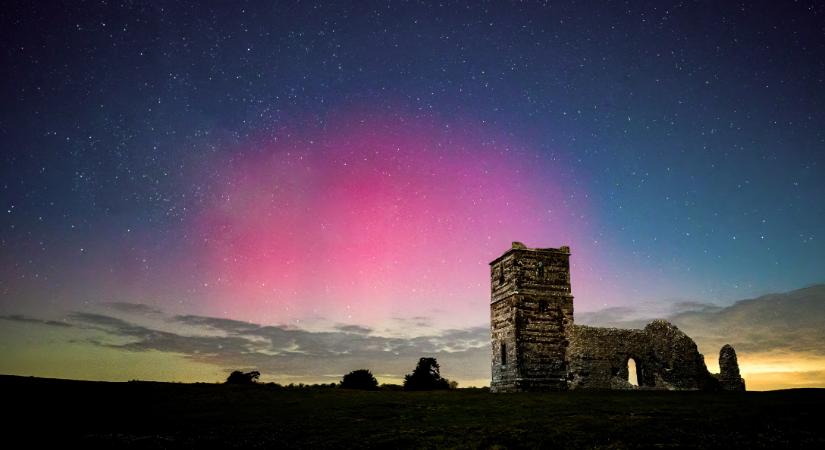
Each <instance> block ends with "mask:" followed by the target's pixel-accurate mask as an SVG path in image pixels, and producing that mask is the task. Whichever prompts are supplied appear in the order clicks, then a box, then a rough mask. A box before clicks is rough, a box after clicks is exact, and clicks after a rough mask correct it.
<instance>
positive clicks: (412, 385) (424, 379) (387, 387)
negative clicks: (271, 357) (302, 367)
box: [225, 358, 489, 391]
mask: <svg viewBox="0 0 825 450" xmlns="http://www.w3.org/2000/svg"><path fill="white" fill-rule="evenodd" d="M260 376H261V373H260V372H258V371H257V370H253V371H250V372H242V371H240V370H236V371H233V372H232V373H231V374H229V377H227V379H226V381H225V384H239V385H250V384H255V385H266V386H271V387H274V388H278V389H333V388H340V389H357V390H367V391H375V390H382V391H432V390H442V389H458V383H457V382H455V381H450V380H448V379H446V378H443V377H441V368H440V366H439V365H438V361H436V359H435V358H421V359H419V360H418V364H416V366H415V369H413V371H412V373H409V374H407V375H405V376H404V384H403V385H402V384H388V383H384V384H378V380H377V379H376V378H375V376H374V375H373V374H372V372H371V371H370V370H369V369H357V370H353V371H352V372H350V373H348V374H346V375H344V377H343V378H342V379H341V381H340V382H338V383H320V384H304V383H298V384H295V383H290V384H287V385H282V384H279V383H275V382H268V383H261V382H259V381H258V379H259V378H260ZM467 389H478V390H489V388H486V387H482V388H475V387H470V388H467Z"/></svg>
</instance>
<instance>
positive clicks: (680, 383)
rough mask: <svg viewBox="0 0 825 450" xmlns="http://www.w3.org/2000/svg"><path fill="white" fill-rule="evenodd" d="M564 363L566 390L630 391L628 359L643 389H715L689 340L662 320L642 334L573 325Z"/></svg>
mask: <svg viewBox="0 0 825 450" xmlns="http://www.w3.org/2000/svg"><path fill="white" fill-rule="evenodd" d="M567 358H568V383H569V387H570V388H571V389H635V388H636V387H635V386H633V385H631V384H630V383H629V382H628V381H627V380H628V373H627V362H628V360H629V359H630V358H633V360H634V361H635V363H636V376H637V380H638V384H639V388H642V389H645V388H647V389H670V390H683V389H709V388H711V387H712V386H713V385H714V384H715V380H713V378H712V377H711V375H710V373H709V372H708V370H707V367H706V366H705V360H704V357H703V356H702V354H701V353H699V351H698V349H697V347H696V343H695V342H693V339H691V338H690V337H688V336H687V335H686V334H684V333H683V332H682V331H680V330H679V329H678V328H676V326H674V325H673V324H671V323H669V322H667V321H664V320H655V321H653V322H651V323H650V324H649V325H647V326H646V327H645V328H644V329H643V330H628V329H619V328H597V327H588V326H581V325H574V326H573V327H571V331H570V346H569V347H568V350H567Z"/></svg>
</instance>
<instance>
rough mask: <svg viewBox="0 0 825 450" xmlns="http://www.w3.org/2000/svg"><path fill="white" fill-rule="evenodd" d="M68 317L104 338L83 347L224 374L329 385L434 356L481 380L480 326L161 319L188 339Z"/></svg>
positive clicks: (485, 334) (446, 370)
mask: <svg viewBox="0 0 825 450" xmlns="http://www.w3.org/2000/svg"><path fill="white" fill-rule="evenodd" d="M69 318H70V319H71V320H72V322H73V323H75V325H76V326H78V327H80V328H86V329H93V330H97V331H100V332H102V333H104V335H103V336H102V337H99V338H94V339H88V340H87V341H86V342H87V343H88V344H92V345H95V346H102V347H106V348H113V349H120V350H123V351H131V352H148V351H158V352H166V353H173V354H178V355H181V356H183V357H184V358H188V359H191V360H193V361H197V362H204V363H209V364H213V365H217V366H219V367H222V368H224V369H230V368H257V369H258V370H261V372H263V373H264V374H270V375H272V376H274V379H275V380H278V379H279V377H287V378H289V379H291V380H305V381H306V382H317V381H324V380H326V381H337V379H338V378H340V376H341V375H343V374H344V373H347V372H349V371H350V370H354V369H359V368H369V369H371V370H373V372H375V373H381V374H386V375H389V377H390V381H398V380H400V379H401V378H402V377H403V375H404V374H405V373H408V372H409V371H411V370H412V368H413V367H414V366H415V363H416V362H417V360H418V358H420V357H422V356H435V357H437V358H438V360H439V362H440V363H441V365H442V373H443V374H444V376H446V377H448V378H449V377H450V376H452V377H453V378H459V379H468V378H469V379H484V378H486V377H487V376H489V373H488V371H489V366H488V365H487V362H486V361H487V360H488V359H489V351H490V349H489V345H490V344H489V339H490V336H489V329H488V328H487V327H486V326H480V327H473V328H467V329H451V330H446V331H442V332H438V333H432V334H429V335H422V336H416V337H413V338H400V337H388V336H376V335H372V334H370V333H371V332H372V331H373V330H372V329H370V328H367V327H362V326H358V325H338V326H336V327H335V328H334V329H333V330H332V331H308V330H304V329H300V328H294V327H288V326H265V325H260V324H255V323H251V322H243V321H237V320H231V319H224V318H217V317H208V316H197V315H181V316H167V317H166V318H165V323H167V324H170V325H171V327H172V328H174V325H175V324H183V325H186V326H187V328H186V329H187V330H190V331H191V334H184V333H181V332H178V331H170V330H165V329H160V328H159V327H158V326H149V325H144V324H139V323H135V322H134V321H132V320H126V319H124V318H120V317H114V316H110V315H106V314H98V313H89V312H75V313H72V314H71V315H70V316H69Z"/></svg>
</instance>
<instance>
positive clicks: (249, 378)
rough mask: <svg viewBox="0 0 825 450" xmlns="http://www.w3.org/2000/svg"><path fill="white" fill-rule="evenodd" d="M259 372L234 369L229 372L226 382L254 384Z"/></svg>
mask: <svg viewBox="0 0 825 450" xmlns="http://www.w3.org/2000/svg"><path fill="white" fill-rule="evenodd" d="M260 376H261V372H258V371H257V370H253V371H252V372H241V371H240V370H236V371H234V372H232V373H230V374H229V376H228V377H227V378H226V384H255V383H257V382H258V378H260Z"/></svg>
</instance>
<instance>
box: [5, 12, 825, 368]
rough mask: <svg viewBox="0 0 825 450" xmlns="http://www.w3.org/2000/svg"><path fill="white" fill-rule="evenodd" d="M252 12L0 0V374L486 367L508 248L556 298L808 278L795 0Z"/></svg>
mask: <svg viewBox="0 0 825 450" xmlns="http://www.w3.org/2000/svg"><path fill="white" fill-rule="evenodd" d="M264 3H265V2H252V3H248V4H247V3H245V2H217V3H210V2H191V3H190V2H162V1H156V2H139V1H133V2H132V1H126V2H112V3H109V2H78V3H75V2H69V3H65V4H61V5H56V4H52V3H51V2H12V3H10V4H6V5H5V7H4V8H3V11H2V12H0V35H2V41H1V42H2V53H0V55H2V64H0V73H2V83H0V89H2V90H1V91H0V92H1V94H0V98H2V105H3V107H2V109H0V149H2V165H0V170H1V171H2V172H0V173H2V178H0V201H1V202H2V211H0V212H2V215H0V217H1V218H0V314H3V315H4V318H5V319H7V320H4V321H1V322H0V329H2V333H0V334H2V336H3V340H4V342H6V343H5V344H3V345H2V346H0V354H3V355H5V356H4V357H3V358H2V359H3V360H4V362H3V363H2V365H0V371H2V372H4V373H20V374H33V375H40V376H62V377H73V378H92V379H131V378H141V377H142V378H149V379H170V380H208V381H212V380H213V379H220V378H221V376H222V375H221V374H223V373H224V372H223V371H224V370H226V369H227V368H229V366H231V365H234V367H263V368H264V369H263V370H262V372H263V373H264V374H265V375H266V376H265V377H264V378H266V377H271V378H270V379H277V380H289V379H295V380H302V379H306V380H310V379H311V380H318V379H321V380H323V379H325V378H323V377H328V379H331V380H333V381H334V380H335V379H336V378H335V377H338V378H340V375H341V373H344V371H346V370H347V368H346V366H347V365H356V366H355V367H350V369H356V368H359V367H360V366H358V365H363V366H367V367H374V368H376V367H380V366H381V364H385V365H386V367H387V368H385V369H383V371H382V370H379V369H376V371H377V374H378V375H381V376H384V378H386V379H394V377H395V378H398V377H399V376H400V375H401V374H402V373H403V370H407V369H404V367H406V366H410V368H409V370H411V368H412V365H414V362H415V361H416V359H417V356H416V355H417V354H418V353H421V352H430V353H433V354H436V353H437V354H439V355H447V354H450V353H455V354H460V353H462V352H465V353H467V352H470V353H472V352H476V353H472V354H468V356H466V358H465V357H461V358H458V357H457V359H456V362H455V364H454V365H453V368H452V369H451V368H450V367H449V364H444V363H443V362H442V366H443V370H444V371H445V372H446V373H447V374H448V375H450V376H451V377H453V378H456V379H459V380H460V381H462V382H464V380H470V381H472V382H475V383H476V384H480V383H483V382H485V377H486V381H487V382H489V362H488V360H487V359H485V357H483V355H486V354H487V353H488V352H489V341H488V340H486V341H485V340H484V338H483V337H484V336H485V335H484V333H485V332H487V331H485V330H487V326H488V323H489V284H488V283H489V267H488V266H487V263H488V262H489V261H491V260H493V259H494V258H495V257H497V256H498V255H500V254H501V253H503V252H504V251H505V250H506V249H507V248H509V246H510V243H511V241H522V242H524V243H525V244H527V245H528V246H531V247H558V246H561V245H569V246H570V247H571V250H572V257H571V261H572V265H573V268H572V284H573V295H574V296H575V307H576V311H577V312H588V311H597V310H603V309H605V308H628V309H630V308H632V309H634V310H635V311H637V313H638V314H642V315H651V316H655V315H657V314H658V315H660V314H664V313H667V312H672V311H673V310H674V308H676V307H677V306H678V305H685V304H689V303H695V304H707V303H711V304H715V305H722V306H726V305H730V304H732V303H733V302H734V301H736V300H740V299H746V298H751V297H756V296H759V295H763V294H767V293H772V292H785V291H790V290H793V289H797V288H802V287H805V286H810V285H813V284H816V283H822V282H823V281H825V257H823V255H825V236H824V235H823V233H822V231H823V229H824V226H825V201H823V198H825V173H824V172H825V171H823V168H825V167H824V166H825V81H824V80H825V8H823V5H821V4H817V3H816V2H804V1H802V2H743V3H739V2H727V1H726V2H716V1H708V2H666V1H654V2H627V3H625V2H607V3H605V4H597V3H579V2H575V3H574V2H569V3H568V2H565V3H555V2H553V3H551V4H547V5H544V4H532V3H530V4H511V3H509V2H497V3H477V2H468V3H467V4H462V3H452V2H446V3H435V2H385V3H374V4H373V3H368V2H354V4H347V3H346V2H331V3H322V2H300V3H295V4H292V3H290V2H276V3H273V4H271V5H265V4H264ZM245 327H248V328H245ZM462 333H463V334H462ZM147 336H149V337H147ZM342 336H343V337H357V339H354V340H353V342H354V343H352V344H351V345H350V344H346V345H345V344H343V343H342V342H343V341H342V339H339V338H341V337H342ZM476 336H482V337H481V338H478V339H477V338H476ZM210 339H213V340H210ZM239 339H240V340H243V341H244V342H241V341H239ZM184 341H185V343H183V342H184ZM147 342H149V343H150V344H152V345H150V344H147ZM347 342H349V341H347ZM419 344H420V345H419ZM348 345H349V346H348ZM416 345H418V346H416ZM213 346H214V347H215V348H219V349H220V350H221V351H220V352H219V351H218V350H215V349H214V348H212V347H213ZM233 346H236V347H237V348H236V347H233ZM428 346H429V347H428ZM227 348H232V349H237V352H235V353H231V352H230V353H231V354H230V353H228V351H223V350H225V349H227ZM366 349H371V350H373V353H367V352H366ZM405 349H406V350H405ZM233 351H234V350H233ZM381 351H383V352H384V353H385V354H386V356H381V355H382V354H380V352H381ZM713 351H718V349H709V350H708V352H709V353H710V355H711V356H708V359H709V360H711V359H713V356H712V352H713ZM359 352H364V353H363V354H361V353H359ZM445 352H446V353H445ZM218 353H220V355H219V356H218V357H210V356H205V355H215V354H218ZM240 354H243V355H240ZM250 354H254V355H252V356H250ZM239 355H240V356H239ZM296 355H298V356H299V357H296ZM324 355H327V356H329V355H333V356H342V355H347V357H350V356H351V357H353V358H355V359H346V360H342V361H343V362H342V363H341V367H340V368H339V367H335V368H330V367H325V366H324V365H323V363H322V362H319V360H322V359H323V357H324ZM376 355H377V356H376ZM473 355H475V356H473ZM478 355H481V356H478ZM253 356H254V357H255V358H258V359H255V358H253ZM264 356H266V357H267V358H268V359H267V360H266V361H268V362H266V363H263V362H261V361H263V360H262V359H261V358H263V357H264ZM342 357H343V356H342ZM742 357H743V358H744V360H745V362H747V356H746V355H745V356H742ZM210 358H211V359H210ZM382 358H383V359H382ZM394 358H395V359H397V361H395V359H394ZM445 358H446V356H445ZM390 360H392V361H390ZM440 360H442V361H443V359H442V358H440ZM381 361H385V362H384V363H382V362H381ZM396 363H397V364H398V368H397V369H396V366H394V365H393V364H396ZM709 363H710V361H709ZM267 364H268V365H267ZM823 367H825V366H823ZM451 370H452V372H451ZM823 370H825V369H823ZM743 372H747V367H746V365H743ZM823 373H825V372H823ZM485 374H486V375H485ZM746 375H747V374H746ZM223 376H225V375H223ZM302 377H303V378H302ZM379 378H381V377H379ZM822 379H823V380H825V376H823V378H822ZM464 383H465V384H467V383H469V381H468V382H464ZM823 383H825V381H823ZM470 384H472V383H470Z"/></svg>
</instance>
